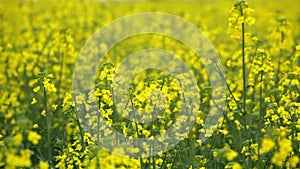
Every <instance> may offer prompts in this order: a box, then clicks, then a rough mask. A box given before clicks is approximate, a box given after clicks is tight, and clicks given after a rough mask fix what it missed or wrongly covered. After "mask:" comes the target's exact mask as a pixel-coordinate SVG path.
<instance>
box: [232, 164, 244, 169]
mask: <svg viewBox="0 0 300 169" xmlns="http://www.w3.org/2000/svg"><path fill="white" fill-rule="evenodd" d="M242 168H243V167H242V166H241V164H239V163H234V164H233V165H232V169H242Z"/></svg>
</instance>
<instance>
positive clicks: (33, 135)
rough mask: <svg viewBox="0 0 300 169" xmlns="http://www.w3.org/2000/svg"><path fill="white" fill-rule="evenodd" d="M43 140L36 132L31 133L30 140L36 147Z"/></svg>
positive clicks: (29, 134)
mask: <svg viewBox="0 0 300 169" xmlns="http://www.w3.org/2000/svg"><path fill="white" fill-rule="evenodd" d="M40 139H41V136H40V135H39V134H38V133H37V132H36V131H29V133H28V140H29V141H31V142H32V143H33V144H34V145H37V144H38V143H39V141H40Z"/></svg>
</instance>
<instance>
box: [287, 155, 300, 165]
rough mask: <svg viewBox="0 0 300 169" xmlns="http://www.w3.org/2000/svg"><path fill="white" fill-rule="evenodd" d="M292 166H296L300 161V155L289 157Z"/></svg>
mask: <svg viewBox="0 0 300 169" xmlns="http://www.w3.org/2000/svg"><path fill="white" fill-rule="evenodd" d="M289 163H290V165H291V166H290V167H292V168H296V167H297V164H298V163H299V157H298V156H293V157H291V158H290V159H289Z"/></svg>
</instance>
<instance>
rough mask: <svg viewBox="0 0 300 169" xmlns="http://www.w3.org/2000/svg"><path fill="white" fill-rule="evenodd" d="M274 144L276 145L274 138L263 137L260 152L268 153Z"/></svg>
mask: <svg viewBox="0 0 300 169" xmlns="http://www.w3.org/2000/svg"><path fill="white" fill-rule="evenodd" d="M274 146H275V143H274V141H273V140H272V139H270V138H263V140H262V146H261V149H260V153H262V154H264V153H267V152H269V151H271V150H272V149H273V147H274Z"/></svg>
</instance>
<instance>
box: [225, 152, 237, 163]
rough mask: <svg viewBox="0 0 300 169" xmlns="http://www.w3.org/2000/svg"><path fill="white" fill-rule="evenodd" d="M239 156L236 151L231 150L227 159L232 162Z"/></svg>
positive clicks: (227, 153)
mask: <svg viewBox="0 0 300 169" xmlns="http://www.w3.org/2000/svg"><path fill="white" fill-rule="evenodd" d="M237 156H238V153H237V152H236V151H234V150H229V151H228V152H226V154H225V157H226V159H227V160H228V161H232V160H233V159H234V158H235V157H237Z"/></svg>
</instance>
